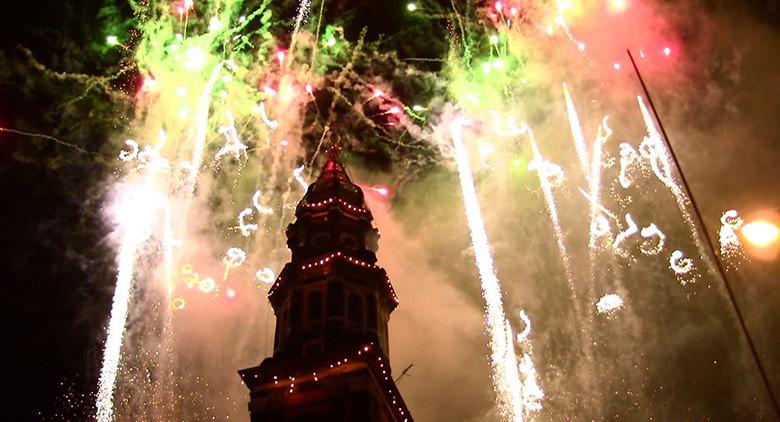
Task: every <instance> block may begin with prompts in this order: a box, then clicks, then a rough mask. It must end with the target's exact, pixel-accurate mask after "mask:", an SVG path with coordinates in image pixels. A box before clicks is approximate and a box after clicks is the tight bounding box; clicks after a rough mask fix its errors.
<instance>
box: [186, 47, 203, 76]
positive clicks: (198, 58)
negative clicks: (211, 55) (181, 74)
mask: <svg viewBox="0 0 780 422" xmlns="http://www.w3.org/2000/svg"><path fill="white" fill-rule="evenodd" d="M207 60H208V56H207V55H206V52H205V51H203V50H201V49H200V48H195V47H190V48H188V49H187V52H186V53H185V54H184V68H185V69H187V70H192V71H198V70H201V69H203V66H205V65H206V61H207Z"/></svg>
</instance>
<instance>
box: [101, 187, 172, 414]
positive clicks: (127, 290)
mask: <svg viewBox="0 0 780 422" xmlns="http://www.w3.org/2000/svg"><path fill="white" fill-rule="evenodd" d="M120 196H121V197H119V198H118V199H117V201H116V202H115V204H114V205H113V211H114V213H115V216H116V219H117V221H118V224H119V230H121V233H122V240H121V243H120V247H119V255H118V267H119V269H118V272H117V277H116V288H115V290H114V297H113V299H112V303H111V317H110V319H109V322H108V335H107V338H106V342H105V346H104V349H103V363H102V366H101V368H100V378H99V380H98V392H97V399H96V407H97V409H96V413H95V419H96V420H97V421H98V422H108V421H111V420H112V419H113V415H114V388H115V386H116V377H117V372H118V371H119V363H120V360H121V354H122V343H123V339H124V333H125V324H126V323H127V315H128V306H129V303H130V296H131V293H132V290H133V273H134V267H135V261H136V253H137V250H138V248H139V246H141V244H142V243H143V242H144V241H145V240H146V239H147V238H148V237H149V236H150V234H151V230H152V224H153V221H154V214H155V213H156V211H157V209H158V208H159V206H160V197H161V195H160V194H159V193H157V192H155V191H153V190H152V189H151V181H150V180H148V179H147V181H146V183H145V184H144V185H141V186H138V187H134V186H133V187H130V188H127V189H126V190H125V191H123V192H121V194H120Z"/></svg>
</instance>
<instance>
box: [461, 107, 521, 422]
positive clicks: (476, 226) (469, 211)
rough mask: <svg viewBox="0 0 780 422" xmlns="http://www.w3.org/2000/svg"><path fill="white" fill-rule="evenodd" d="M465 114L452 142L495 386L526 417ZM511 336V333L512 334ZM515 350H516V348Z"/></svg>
mask: <svg viewBox="0 0 780 422" xmlns="http://www.w3.org/2000/svg"><path fill="white" fill-rule="evenodd" d="M465 124H466V122H465V121H464V120H463V118H460V117H459V118H456V119H455V120H454V121H453V122H452V123H451V124H450V132H451V135H452V142H453V146H454V149H455V161H456V163H457V167H458V176H459V178H460V187H461V194H462V195H463V205H464V207H465V210H466V220H467V222H468V226H469V231H470V233H471V246H472V248H473V250H474V258H475V261H476V264H477V269H478V270H479V277H480V281H481V287H482V297H483V298H484V299H485V324H486V326H487V330H488V333H489V334H490V348H491V350H492V353H491V366H492V367H493V373H494V375H495V376H494V377H493V387H494V389H495V391H496V393H497V397H496V399H497V401H498V406H499V409H500V411H501V413H502V414H503V415H505V416H506V417H507V418H508V419H511V420H515V421H522V419H523V415H522V413H521V412H520V413H518V410H517V407H518V406H519V403H517V398H516V394H517V392H516V391H515V386H517V385H518V384H519V382H520V380H519V377H518V375H517V368H508V367H507V362H506V360H505V358H506V355H507V349H508V348H510V347H513V346H512V343H509V344H507V338H506V325H507V324H506V316H505V314H504V306H503V303H502V297H501V285H500V282H499V280H498V277H497V276H496V272H495V269H494V267H493V257H492V256H491V254H490V245H489V243H488V238H487V233H486V232H485V223H484V221H483V220H482V213H481V211H480V209H479V200H478V198H477V192H476V189H475V188H474V180H473V178H472V175H471V166H470V165H469V157H468V152H467V151H466V147H465V145H464V144H463V126H464V125H465ZM510 339H511V337H510ZM513 353H514V351H513Z"/></svg>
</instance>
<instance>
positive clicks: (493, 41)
mask: <svg viewBox="0 0 780 422" xmlns="http://www.w3.org/2000/svg"><path fill="white" fill-rule="evenodd" d="M490 43H491V44H498V35H496V34H493V35H491V36H490Z"/></svg>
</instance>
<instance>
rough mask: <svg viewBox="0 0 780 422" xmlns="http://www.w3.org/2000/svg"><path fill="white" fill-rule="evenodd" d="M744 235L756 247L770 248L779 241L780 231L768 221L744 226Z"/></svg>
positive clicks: (759, 221)
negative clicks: (769, 246)
mask: <svg viewBox="0 0 780 422" xmlns="http://www.w3.org/2000/svg"><path fill="white" fill-rule="evenodd" d="M742 235H743V236H745V239H747V241H748V242H749V243H750V244H752V245H754V246H768V245H770V244H772V243H774V242H776V241H777V238H778V236H780V229H778V227H777V226H776V225H774V224H772V223H770V222H768V221H763V220H758V221H753V222H750V223H747V224H745V225H744V226H742Z"/></svg>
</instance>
